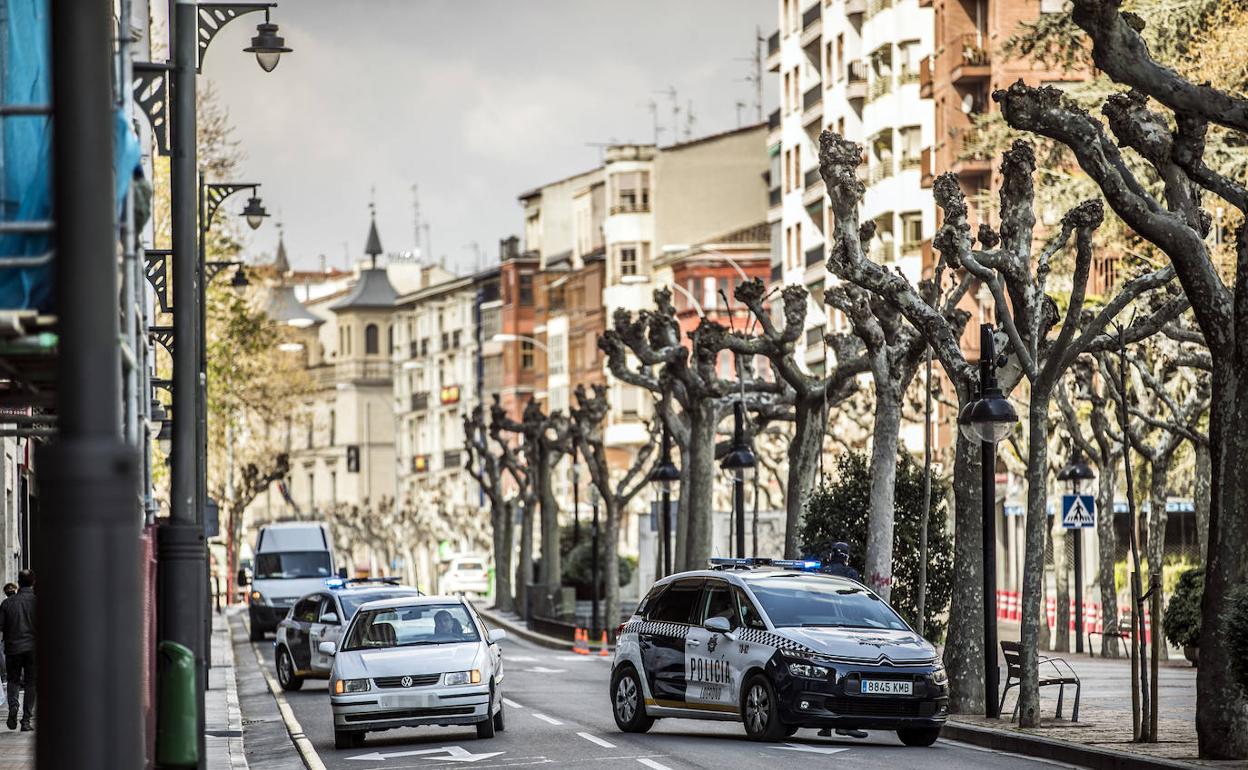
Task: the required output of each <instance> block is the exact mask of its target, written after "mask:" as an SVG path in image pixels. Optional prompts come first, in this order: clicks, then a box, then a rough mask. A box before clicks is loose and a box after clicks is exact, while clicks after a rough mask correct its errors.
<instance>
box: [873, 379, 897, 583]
mask: <svg viewBox="0 0 1248 770" xmlns="http://www.w3.org/2000/svg"><path fill="white" fill-rule="evenodd" d="M874 368H875V367H873V369H874ZM883 369H884V371H880V372H876V373H874V380H875V422H874V429H873V431H872V438H871V508H870V511H869V512H868V514H867V549H866V564H865V566H866V574H865V575H864V577H865V578H866V580H867V585H868V586H869V587H870V588H871V589H872V590H873V591H875V592H876V593H877V594H879V595H880V598H882V599H883V600H884V601H888V600H889V596H890V595H891V594H892V589H893V519H894V514H895V511H896V508H895V506H894V503H893V500H894V494H895V492H896V480H897V445H898V443H899V442H900V440H901V436H900V434H901V393H900V392H898V388H897V383H895V382H894V381H892V379H891V378H890V377H889V375H888V372H887V367H886V366H885V367H883Z"/></svg>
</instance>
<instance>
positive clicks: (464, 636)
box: [342, 602, 481, 684]
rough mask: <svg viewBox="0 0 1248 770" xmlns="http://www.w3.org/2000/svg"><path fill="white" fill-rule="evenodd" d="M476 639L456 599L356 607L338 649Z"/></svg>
mask: <svg viewBox="0 0 1248 770" xmlns="http://www.w3.org/2000/svg"><path fill="white" fill-rule="evenodd" d="M479 641H481V636H480V634H478V633H477V624H476V623H474V622H473V619H472V618H471V617H470V616H469V614H468V609H467V608H466V607H464V605H462V604H460V603H458V602H456V603H455V604H414V605H410V606H407V607H393V608H383V609H377V610H360V611H359V613H357V615H356V618H355V621H354V622H353V623H352V624H351V630H350V631H348V635H347V639H346V641H345V643H344V644H343V646H342V649H343V650H344V651H348V652H349V651H351V650H367V649H377V648H388V647H408V646H416V645H430V644H460V643H463V642H479ZM478 679H479V677H478ZM471 684H477V682H476V681H474V682H471Z"/></svg>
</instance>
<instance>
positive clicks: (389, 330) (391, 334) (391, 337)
mask: <svg viewBox="0 0 1248 770" xmlns="http://www.w3.org/2000/svg"><path fill="white" fill-rule="evenodd" d="M386 339H387V341H388V345H389V347H388V348H387V349H386V352H387V353H389V354H390V355H394V327H393V326H387V327H386Z"/></svg>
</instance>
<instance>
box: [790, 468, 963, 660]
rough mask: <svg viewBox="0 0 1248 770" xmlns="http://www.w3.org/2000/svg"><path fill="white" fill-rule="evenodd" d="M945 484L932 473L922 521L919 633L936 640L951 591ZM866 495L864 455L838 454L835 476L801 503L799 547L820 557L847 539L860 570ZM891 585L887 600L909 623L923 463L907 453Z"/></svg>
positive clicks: (897, 502) (897, 503)
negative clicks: (923, 590)
mask: <svg viewBox="0 0 1248 770" xmlns="http://www.w3.org/2000/svg"><path fill="white" fill-rule="evenodd" d="M946 489H947V488H946V485H945V483H944V481H943V480H941V479H939V478H937V477H935V476H933V478H932V495H931V513H930V515H929V517H928V525H927V598H926V606H925V609H924V614H925V615H926V616H927V617H926V622H925V624H924V632H925V634H926V636H927V637H928V638H929V639H932V640H933V641H935V640H938V639H940V638H941V636H942V635H943V634H944V629H945V623H946V619H945V612H946V611H947V610H948V608H949V600H950V598H951V597H952V594H953V582H952V581H953V543H952V541H951V538H950V536H949V534H948V533H947V532H946V531H945V517H946V513H945V496H946ZM870 500H871V472H870V468H869V466H868V462H867V458H866V456H865V455H862V454H859V453H850V454H847V455H844V456H843V457H841V459H840V460H839V461H838V463H837V467H836V480H835V481H831V480H830V479H828V478H827V477H825V478H824V479H822V480H821V481H820V482H819V485H818V486H817V487H816V488H815V489H814V491H813V492H812V493H811V495H810V499H809V500H807V502H806V513H805V515H804V516H803V518H802V523H801V524H800V525H799V528H798V542H799V543H800V544H801V548H802V551H803V552H804V553H807V554H810V555H812V556H813V557H815V558H821V557H822V556H823V555H824V554H826V553H827V552H828V551H829V550H830V549H831V546H832V543H835V542H837V541H840V540H843V541H845V542H846V543H848V544H849V551H850V558H849V562H850V564H851V565H852V566H853V567H854V568H855V569H857V570H858V571H859V572H862V571H863V563H864V560H865V558H866V545H867V517H868V513H869V510H870ZM893 504H894V508H895V514H894V515H895V527H894V530H893V587H892V593H891V596H890V601H889V603H890V604H891V605H892V606H893V608H894V609H895V610H897V612H898V613H899V614H900V615H901V616H902V617H903V618H905V619H906V621H907V622H910V623H911V624H912V625H913V623H914V620H915V618H916V616H917V615H918V590H917V585H918V580H919V536H920V531H919V530H920V523H921V520H922V515H923V468H922V466H920V465H918V464H917V463H916V462H914V460H912V459H910V457H909V455H905V454H903V455H902V456H901V457H900V459H899V461H898V463H897V486H896V493H895V496H894V501H893Z"/></svg>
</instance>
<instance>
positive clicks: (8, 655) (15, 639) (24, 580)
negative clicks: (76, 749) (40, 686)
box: [0, 569, 35, 732]
mask: <svg viewBox="0 0 1248 770" xmlns="http://www.w3.org/2000/svg"><path fill="white" fill-rule="evenodd" d="M0 634H3V635H4V658H5V661H4V662H5V670H6V671H7V672H8V694H9V719H8V721H7V722H6V724H7V725H8V728H9V729H10V730H16V729H17V707H18V705H19V704H18V694H19V692H22V691H23V690H24V693H25V694H24V695H23V697H22V699H21V704H20V705H21V707H22V732H30V731H31V730H33V729H35V728H34V727H32V726H31V724H30V720H31V718H32V717H34V715H35V573H34V572H33V571H32V570H28V569H24V570H22V571H21V572H19V573H17V592H16V593H14V594H13V595H12V596H10V597H8V598H7V599H5V600H4V602H3V603H2V604H0Z"/></svg>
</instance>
